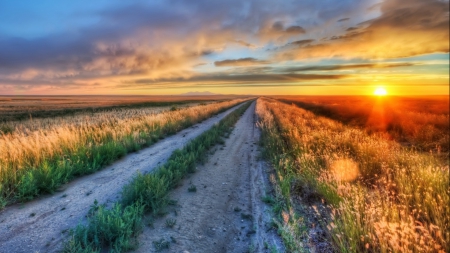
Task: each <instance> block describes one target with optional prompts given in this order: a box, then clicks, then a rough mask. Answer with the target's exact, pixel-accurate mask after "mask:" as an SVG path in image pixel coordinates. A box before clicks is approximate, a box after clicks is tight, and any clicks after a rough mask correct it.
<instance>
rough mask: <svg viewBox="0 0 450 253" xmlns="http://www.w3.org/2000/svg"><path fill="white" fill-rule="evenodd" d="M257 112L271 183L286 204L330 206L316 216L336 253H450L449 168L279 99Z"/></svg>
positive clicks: (262, 102)
mask: <svg viewBox="0 0 450 253" xmlns="http://www.w3.org/2000/svg"><path fill="white" fill-rule="evenodd" d="M257 113H258V115H259V117H260V125H261V127H262V129H263V133H264V134H263V144H264V146H265V149H266V155H267V156H268V157H269V158H270V159H271V161H272V163H273V164H274V165H275V167H276V168H277V173H278V178H277V180H274V181H275V182H276V183H277V185H279V187H280V188H281V191H282V192H283V196H284V197H285V198H286V199H287V201H288V203H295V201H293V199H296V198H297V197H298V196H300V197H301V199H302V202H303V204H304V205H314V203H321V200H324V201H325V203H326V204H327V205H328V207H329V210H330V211H329V212H328V213H324V212H323V211H318V212H317V215H320V216H322V217H319V220H322V226H323V227H324V228H326V229H327V230H328V234H329V237H330V238H331V240H332V242H333V245H334V246H335V247H336V250H338V251H339V252H438V251H439V250H444V251H448V250H450V248H449V242H450V241H449V240H450V232H449V228H450V227H449V220H450V213H449V212H450V207H449V205H448V203H449V201H450V198H449V194H450V193H449V187H448V186H449V177H448V175H449V167H448V165H447V164H446V163H445V162H442V161H441V160H439V159H437V158H436V157H434V156H431V155H429V154H421V153H418V152H414V151H411V150H408V149H405V148H403V147H402V146H400V145H399V144H397V143H396V142H393V141H389V140H386V139H384V138H382V137H379V136H370V135H368V134H367V133H366V132H365V131H363V130H360V129H356V128H351V127H348V126H345V125H342V124H341V123H338V122H336V121H333V120H329V119H326V118H323V117H318V116H316V115H314V114H313V113H311V112H308V111H306V110H303V109H301V108H298V107H296V106H291V105H286V104H283V103H280V102H276V101H274V100H267V99H259V100H258V104H257ZM286 179H289V180H288V181H286ZM292 206H294V207H295V204H292ZM316 209H317V208H316ZM285 210H288V211H289V209H285ZM317 210H319V209H317ZM285 212H286V211H285ZM288 213H289V212H288Z"/></svg>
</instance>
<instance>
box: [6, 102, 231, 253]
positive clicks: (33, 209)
mask: <svg viewBox="0 0 450 253" xmlns="http://www.w3.org/2000/svg"><path fill="white" fill-rule="evenodd" d="M237 107H238V106H237ZM237 107H234V108H232V109H229V110H227V111H226V112H224V113H221V114H218V115H216V116H214V117H212V118H209V119H207V120H205V121H203V122H202V123H199V124H196V125H194V126H192V127H190V128H187V129H184V130H182V131H180V132H179V133H177V134H175V135H173V136H170V137H167V138H165V139H163V140H160V141H159V142H157V143H156V144H154V145H152V146H150V147H148V148H146V149H142V150H141V151H139V152H136V153H133V154H130V155H128V156H126V157H125V158H123V159H121V160H119V161H118V162H116V163H114V164H112V165H111V166H108V167H106V168H105V169H103V170H101V171H99V172H97V173H95V174H92V175H89V176H85V177H82V178H79V179H76V180H74V181H72V182H71V183H69V184H66V185H64V187H63V188H62V189H60V191H58V192H57V193H55V194H53V195H49V196H43V197H41V198H39V199H36V200H34V201H31V202H28V203H24V204H16V205H13V206H9V207H7V208H5V209H4V210H3V211H1V212H0V253H12V252H59V251H61V249H62V247H63V243H64V242H65V241H66V240H67V238H68V231H69V230H70V229H72V228H75V227H76V225H77V224H80V223H84V222H86V217H85V216H86V214H87V212H88V210H89V207H90V206H91V205H92V204H93V203H94V201H95V200H98V202H99V204H107V205H108V204H111V203H113V202H115V201H117V200H118V198H119V197H120V192H121V190H122V187H123V186H124V185H125V184H127V183H128V182H129V181H130V180H131V179H132V178H133V176H134V175H135V174H136V173H137V172H142V173H144V172H149V171H152V170H153V169H155V168H157V167H158V165H161V164H163V163H164V162H165V161H167V159H168V158H169V156H170V155H171V154H172V152H173V151H175V150H176V149H180V148H182V147H183V146H184V145H185V144H186V143H187V142H189V141H190V140H192V139H194V138H195V137H197V136H198V135H200V134H201V133H203V132H204V131H206V130H208V129H210V128H211V127H212V126H213V124H215V123H217V122H219V121H220V120H221V119H222V118H224V117H225V116H226V115H228V114H229V113H230V112H232V111H233V110H234V109H236V108H237ZM229 145H230V144H229ZM229 157H230V159H235V158H233V156H229ZM211 187H212V186H211Z"/></svg>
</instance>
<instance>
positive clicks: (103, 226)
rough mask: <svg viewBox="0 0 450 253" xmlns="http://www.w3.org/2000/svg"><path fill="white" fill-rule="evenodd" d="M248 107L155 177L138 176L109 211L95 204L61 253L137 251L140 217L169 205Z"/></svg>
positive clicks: (187, 148)
mask: <svg viewBox="0 0 450 253" xmlns="http://www.w3.org/2000/svg"><path fill="white" fill-rule="evenodd" d="M250 104H251V102H247V103H246V104H244V105H243V106H241V107H239V108H238V109H236V110H235V111H233V112H232V113H230V114H229V115H227V116H226V117H225V118H224V119H222V120H221V121H220V122H219V123H218V124H217V125H214V126H213V127H212V128H211V129H209V130H207V131H206V132H204V133H203V134H201V135H200V136H198V137H197V138H195V139H194V140H192V141H191V142H189V143H188V144H187V145H186V146H185V147H184V148H183V149H181V150H176V151H175V152H173V154H172V155H171V157H170V158H169V160H168V161H167V162H166V164H164V165H163V166H161V167H159V168H158V169H156V170H155V172H154V173H148V174H138V175H137V176H136V177H135V178H134V179H133V180H132V181H131V182H130V183H129V184H128V185H126V186H125V187H124V188H123V191H122V198H121V200H120V202H118V203H116V204H115V205H114V207H113V208H112V209H106V208H105V207H103V206H98V205H96V204H94V206H93V207H92V208H91V210H90V211H89V214H90V217H89V218H88V223H87V225H79V226H77V227H76V228H75V229H74V230H73V231H72V238H71V239H70V241H69V242H68V243H67V244H66V247H65V250H64V252H101V251H104V250H110V251H111V252H124V251H127V250H131V249H134V248H136V247H137V241H136V236H137V234H139V232H140V231H141V226H140V224H141V219H142V215H143V214H144V213H150V214H156V213H157V212H158V211H160V210H161V209H162V208H164V207H165V206H166V205H168V204H169V200H168V198H167V195H168V193H169V191H170V190H171V189H173V188H174V187H176V186H177V184H178V183H179V182H180V181H181V180H182V179H183V178H184V176H185V175H186V174H187V173H193V172H195V164H196V163H197V162H201V161H203V159H205V157H206V152H207V151H208V149H209V148H211V147H212V146H214V145H215V144H218V143H222V142H223V137H224V136H226V135H228V134H229V132H231V130H232V127H233V126H234V124H235V123H236V122H237V121H238V119H239V118H240V117H241V115H242V114H243V113H244V112H245V111H246V110H247V109H248V107H249V106H250Z"/></svg>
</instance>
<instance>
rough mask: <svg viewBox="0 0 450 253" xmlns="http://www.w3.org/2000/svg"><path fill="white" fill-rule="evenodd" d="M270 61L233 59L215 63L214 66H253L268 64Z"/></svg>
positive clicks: (249, 58)
mask: <svg viewBox="0 0 450 253" xmlns="http://www.w3.org/2000/svg"><path fill="white" fill-rule="evenodd" d="M268 63H269V62H268V61H264V60H258V59H255V58H251V57H248V58H240V59H231V60H223V61H215V62H214V65H215V66H216V67H229V66H251V65H261V64H268Z"/></svg>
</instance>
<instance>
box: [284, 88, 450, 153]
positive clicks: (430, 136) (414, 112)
mask: <svg viewBox="0 0 450 253" xmlns="http://www.w3.org/2000/svg"><path fill="white" fill-rule="evenodd" d="M279 99H280V100H281V101H283V102H286V103H288V104H291V103H294V104H296V105H297V106H299V107H301V108H303V109H307V110H310V111H312V112H314V113H315V114H317V115H320V116H325V117H328V118H331V119H334V120H337V121H340V122H342V123H344V124H346V125H350V126H356V127H360V128H361V129H365V130H367V131H368V132H369V133H380V134H381V135H383V136H384V137H385V138H387V139H392V140H395V141H397V142H400V143H402V144H403V145H405V146H413V147H415V148H416V149H418V150H421V151H426V152H428V151H432V152H434V153H438V152H445V153H446V155H445V156H448V152H449V145H450V139H449V127H450V125H449V123H450V120H449V99H448V97H441V96H431V97H412V98H407V97H373V96H372V97H367V96H311V97H308V96H288V97H279Z"/></svg>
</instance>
